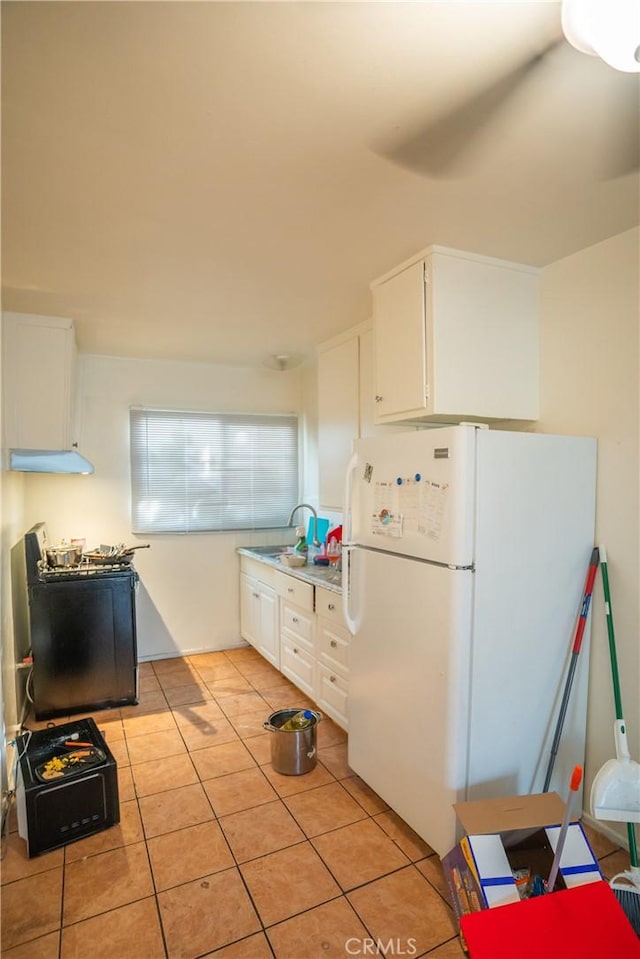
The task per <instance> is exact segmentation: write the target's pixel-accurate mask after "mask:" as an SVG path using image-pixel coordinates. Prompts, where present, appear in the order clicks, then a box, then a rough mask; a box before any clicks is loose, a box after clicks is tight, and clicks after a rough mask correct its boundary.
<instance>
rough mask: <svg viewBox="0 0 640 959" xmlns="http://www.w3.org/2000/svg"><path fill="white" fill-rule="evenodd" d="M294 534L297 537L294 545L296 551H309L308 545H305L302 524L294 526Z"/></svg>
mask: <svg viewBox="0 0 640 959" xmlns="http://www.w3.org/2000/svg"><path fill="white" fill-rule="evenodd" d="M296 536H297V537H298V542H297V543H296V545H295V549H296V552H298V553H307V552H308V551H309V547H308V546H307V538H306V536H305V531H304V526H296Z"/></svg>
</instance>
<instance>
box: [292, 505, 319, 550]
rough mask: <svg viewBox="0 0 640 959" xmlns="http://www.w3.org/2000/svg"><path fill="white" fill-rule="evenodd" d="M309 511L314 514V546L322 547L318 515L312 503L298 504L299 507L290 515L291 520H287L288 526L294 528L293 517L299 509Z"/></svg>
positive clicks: (294, 508) (295, 507)
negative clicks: (319, 536)
mask: <svg viewBox="0 0 640 959" xmlns="http://www.w3.org/2000/svg"><path fill="white" fill-rule="evenodd" d="M303 507H305V509H308V510H310V511H311V513H312V514H313V545H314V546H320V540H319V539H318V514H317V513H316V511H315V509H314V508H313V506H311V504H310V503H298V505H297V506H294V507H293V509H292V510H291V512H290V513H289V519H288V520H287V526H293V517H294V516H295V514H296V512H297V511H298V510H299V509H302V508H303Z"/></svg>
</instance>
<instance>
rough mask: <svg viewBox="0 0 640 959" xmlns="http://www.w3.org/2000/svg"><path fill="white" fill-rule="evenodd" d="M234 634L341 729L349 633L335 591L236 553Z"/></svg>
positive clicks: (346, 690)
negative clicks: (237, 605) (237, 596)
mask: <svg viewBox="0 0 640 959" xmlns="http://www.w3.org/2000/svg"><path fill="white" fill-rule="evenodd" d="M240 633H241V635H242V637H243V638H244V639H246V640H247V642H249V643H251V645H252V646H254V647H255V649H257V650H258V652H259V653H261V654H262V655H263V656H264V657H265V659H267V660H268V661H269V662H270V663H272V665H273V666H275V667H276V668H277V669H279V670H280V672H281V673H282V674H283V675H284V676H286V677H287V679H289V680H291V682H292V683H294V684H295V685H296V686H297V687H298V689H300V690H301V691H302V692H303V693H304V694H305V695H306V696H308V697H309V699H312V700H313V701H314V702H315V703H316V704H317V705H318V708H319V709H320V710H321V712H322V713H323V714H324V715H326V716H327V717H329V718H330V719H332V720H334V722H336V723H337V724H338V725H339V726H341V727H342V728H343V729H345V730H346V729H347V725H348V708H347V703H348V694H349V649H350V639H351V637H350V634H349V631H348V630H347V628H346V626H345V623H344V620H343V618H342V607H341V598H340V596H339V595H338V594H337V593H334V592H332V591H331V590H329V589H324V588H323V587H322V586H312V585H311V584H310V583H306V582H303V581H302V580H300V579H297V578H296V577H295V576H293V575H290V574H289V573H284V572H281V571H280V570H278V569H274V568H272V567H270V566H269V565H267V564H265V563H261V562H258V561H256V560H251V559H249V558H248V557H246V556H241V563H240Z"/></svg>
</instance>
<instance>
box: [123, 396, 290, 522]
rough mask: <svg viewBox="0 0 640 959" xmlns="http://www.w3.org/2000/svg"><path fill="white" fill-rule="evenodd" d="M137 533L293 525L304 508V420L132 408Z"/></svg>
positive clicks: (277, 416)
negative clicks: (294, 512)
mask: <svg viewBox="0 0 640 959" xmlns="http://www.w3.org/2000/svg"><path fill="white" fill-rule="evenodd" d="M130 428H131V504H132V527H133V532H134V533H190V532H201V531H205V530H230V529H266V528H269V527H275V526H286V524H287V520H288V518H289V512H290V510H291V508H292V506H294V505H295V504H296V503H297V502H298V418H297V416H293V415H261V414H252V413H189V412H175V411H171V410H149V409H132V410H131V412H130Z"/></svg>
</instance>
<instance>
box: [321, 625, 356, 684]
mask: <svg viewBox="0 0 640 959" xmlns="http://www.w3.org/2000/svg"><path fill="white" fill-rule="evenodd" d="M350 642H351V636H350V635H349V632H348V630H347V629H345V628H344V626H334V625H333V623H330V622H328V621H326V620H322V619H319V620H318V641H317V648H318V657H319V660H320V662H322V663H323V664H324V665H325V666H326V667H327V668H328V669H336V670H338V671H339V672H340V673H342V674H343V675H344V676H347V675H348V672H349V648H350Z"/></svg>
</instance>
